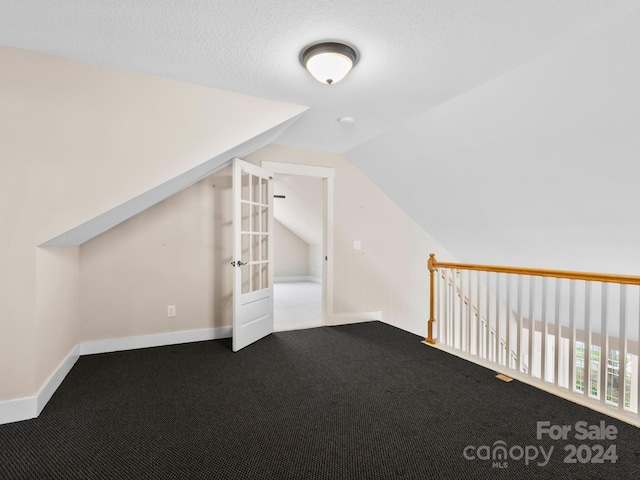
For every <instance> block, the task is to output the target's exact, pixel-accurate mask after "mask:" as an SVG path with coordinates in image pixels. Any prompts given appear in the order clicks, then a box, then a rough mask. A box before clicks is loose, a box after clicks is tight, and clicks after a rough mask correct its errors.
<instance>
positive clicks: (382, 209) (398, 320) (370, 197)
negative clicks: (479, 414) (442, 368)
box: [246, 145, 455, 335]
mask: <svg viewBox="0 0 640 480" xmlns="http://www.w3.org/2000/svg"><path fill="white" fill-rule="evenodd" d="M246 160H248V161H251V162H253V163H257V164H258V163H260V162H261V161H271V162H285V163H300V164H305V165H315V166H321V167H333V168H335V194H334V203H335V207H334V257H335V258H334V259H333V268H334V279H333V281H334V284H333V288H334V302H333V304H334V312H333V313H336V314H341V313H360V312H369V311H377V310H380V311H382V318H383V320H384V321H385V322H388V323H390V324H392V325H395V326H397V327H400V328H403V329H405V330H408V331H410V332H414V333H416V334H419V335H426V322H427V320H428V305H429V283H428V280H429V273H428V271H427V269H426V263H427V259H428V258H429V253H435V254H436V255H437V256H438V258H439V259H442V260H443V261H444V260H445V259H447V260H450V261H451V260H455V258H453V257H452V256H451V254H449V252H447V251H446V250H445V249H444V248H443V247H442V246H441V245H440V244H439V243H438V242H436V241H435V240H434V239H433V238H431V236H430V235H429V234H428V233H427V232H425V231H424V230H423V229H422V228H421V227H419V226H418V225H417V224H416V223H415V222H414V221H413V220H411V219H410V218H409V217H408V216H407V215H406V214H405V213H404V212H403V211H402V210H401V209H400V208H399V207H398V206H397V205H396V204H395V203H393V202H392V201H391V200H390V199H389V198H388V197H387V196H386V195H385V194H384V193H382V192H381V191H380V190H379V189H378V188H377V187H376V186H375V185H374V184H373V183H372V182H371V181H369V180H368V179H367V178H366V177H365V176H364V175H363V174H362V173H360V171H359V170H357V169H356V168H355V167H354V166H353V165H352V164H351V163H349V162H348V161H347V160H346V159H345V158H344V157H343V156H342V155H339V154H336V153H328V152H320V151H315V150H306V149H301V148H294V147H285V146H281V145H268V146H266V147H264V148H262V149H260V150H258V151H257V152H255V153H254V154H252V155H250V156H248V157H247V158H246ZM353 240H360V241H361V242H362V250H353Z"/></svg>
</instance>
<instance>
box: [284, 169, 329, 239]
mask: <svg viewBox="0 0 640 480" xmlns="http://www.w3.org/2000/svg"><path fill="white" fill-rule="evenodd" d="M273 191H274V194H275V195H283V196H284V197H285V198H275V199H274V209H273V216H274V218H275V219H276V220H278V221H279V222H280V223H281V224H283V225H284V226H285V227H287V228H288V229H289V230H291V231H292V232H293V233H295V234H296V235H297V236H298V237H300V238H301V239H302V240H304V241H305V242H307V243H308V244H309V245H322V179H320V178H311V177H302V176H299V175H279V174H276V175H275V183H274V186H273Z"/></svg>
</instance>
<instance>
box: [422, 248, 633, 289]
mask: <svg viewBox="0 0 640 480" xmlns="http://www.w3.org/2000/svg"><path fill="white" fill-rule="evenodd" d="M431 257H432V258H433V261H432V262H430V263H429V267H430V268H435V269H437V268H451V269H455V270H476V271H482V272H497V273H511V274H515V275H531V276H536V277H555V278H568V279H571V280H586V281H590V282H606V283H622V284H626V285H640V277H636V276H633V275H617V274H613V273H591V272H572V271H569V270H548V269H542V268H522V267H503V266H498V265H476V264H471V263H451V262H439V261H437V260H435V257H434V256H433V254H432V255H431Z"/></svg>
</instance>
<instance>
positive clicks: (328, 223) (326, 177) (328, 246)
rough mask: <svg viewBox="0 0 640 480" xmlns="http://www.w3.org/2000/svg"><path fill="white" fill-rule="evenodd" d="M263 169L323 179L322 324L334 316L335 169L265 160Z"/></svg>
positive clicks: (262, 164) (262, 163)
mask: <svg viewBox="0 0 640 480" xmlns="http://www.w3.org/2000/svg"><path fill="white" fill-rule="evenodd" d="M260 165H261V166H262V168H264V169H266V170H269V171H271V172H273V173H274V174H275V173H279V174H283V175H298V176H302V177H312V178H320V179H322V203H323V205H322V223H323V225H322V257H323V259H324V260H323V262H322V323H323V324H324V325H326V324H327V323H328V321H329V320H330V319H331V316H332V315H333V192H334V185H333V183H334V179H335V175H336V170H335V168H331V167H318V166H315V165H302V164H299V163H285V162H270V161H266V160H263V161H262V162H261V164H260Z"/></svg>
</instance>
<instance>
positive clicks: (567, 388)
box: [425, 255, 640, 426]
mask: <svg viewBox="0 0 640 480" xmlns="http://www.w3.org/2000/svg"><path fill="white" fill-rule="evenodd" d="M428 267H429V270H430V275H431V278H430V285H431V296H430V319H429V322H428V336H427V338H426V339H425V342H426V343H430V344H438V345H439V346H440V347H442V348H445V349H447V350H449V351H451V352H452V353H455V354H457V355H459V356H462V357H464V358H467V359H469V360H471V361H474V362H476V363H479V364H481V365H485V366H488V367H490V368H493V369H494V370H496V371H498V372H500V373H503V374H506V375H508V376H511V377H513V378H518V379H521V380H523V381H526V382H528V383H530V384H532V385H536V386H539V387H541V388H544V389H545V390H549V391H552V392H554V393H557V394H559V395H561V396H564V397H566V398H571V399H573V400H575V401H578V402H580V403H582V404H585V405H587V406H590V407H592V408H594V409H596V410H599V411H602V412H604V413H607V414H609V415H613V416H616V417H618V418H622V419H624V420H626V421H628V422H630V423H633V424H635V425H639V426H640V415H639V405H640V403H639V401H638V400H639V398H640V376H639V372H638V370H639V366H640V365H639V355H640V351H639V344H640V277H633V276H624V275H608V274H594V273H584V272H568V271H561V270H540V269H528V268H516V267H498V266H492V265H472V264H459V263H445V262H438V261H437V260H436V259H435V256H434V255H431V257H430V259H429V265H428Z"/></svg>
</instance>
